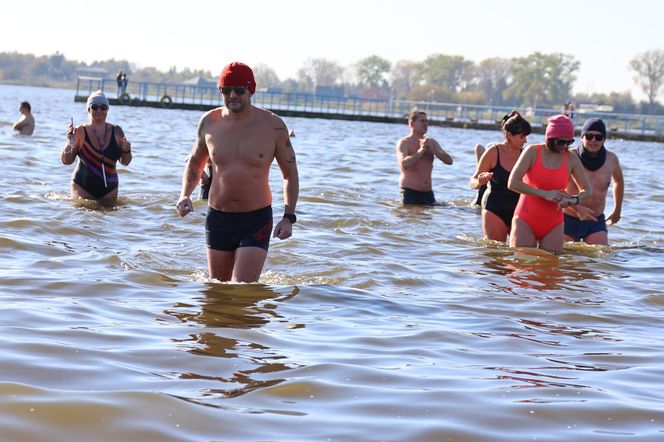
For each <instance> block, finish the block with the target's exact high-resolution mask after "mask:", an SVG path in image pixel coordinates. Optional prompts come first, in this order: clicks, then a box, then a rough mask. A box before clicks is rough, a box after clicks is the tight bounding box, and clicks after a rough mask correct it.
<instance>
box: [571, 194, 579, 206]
mask: <svg viewBox="0 0 664 442" xmlns="http://www.w3.org/2000/svg"><path fill="white" fill-rule="evenodd" d="M572 200H573V201H574V205H575V206H577V205H578V204H579V195H574V196H573V197H572Z"/></svg>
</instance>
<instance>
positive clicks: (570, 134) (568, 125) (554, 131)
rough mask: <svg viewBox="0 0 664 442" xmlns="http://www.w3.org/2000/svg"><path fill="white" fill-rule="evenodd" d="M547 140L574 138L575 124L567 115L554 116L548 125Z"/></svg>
mask: <svg viewBox="0 0 664 442" xmlns="http://www.w3.org/2000/svg"><path fill="white" fill-rule="evenodd" d="M546 138H574V123H573V122H572V120H570V118H569V117H568V116H566V115H554V116H553V117H551V118H549V121H548V124H547V125H546Z"/></svg>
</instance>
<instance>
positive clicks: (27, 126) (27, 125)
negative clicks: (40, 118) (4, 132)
mask: <svg viewBox="0 0 664 442" xmlns="http://www.w3.org/2000/svg"><path fill="white" fill-rule="evenodd" d="M18 111H19V112H20V113H21V118H20V119H19V120H18V121H17V122H16V123H14V124H13V126H12V127H13V128H14V130H16V131H18V133H20V134H21V135H32V133H33V132H34V131H35V117H33V116H32V107H31V106H30V103H28V102H27V101H24V102H22V103H21V106H20V107H19V108H18Z"/></svg>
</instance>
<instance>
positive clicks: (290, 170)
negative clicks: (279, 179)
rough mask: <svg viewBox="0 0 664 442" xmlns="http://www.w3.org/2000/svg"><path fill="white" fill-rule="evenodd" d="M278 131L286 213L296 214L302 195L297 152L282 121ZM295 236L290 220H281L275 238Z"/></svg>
mask: <svg viewBox="0 0 664 442" xmlns="http://www.w3.org/2000/svg"><path fill="white" fill-rule="evenodd" d="M279 121H280V126H278V127H277V128H276V131H277V140H276V142H277V145H276V149H275V153H274V156H275V159H276V160H277V164H278V165H279V168H280V169H281V175H282V176H283V179H284V185H283V187H284V213H285V214H295V206H296V205H297V198H298V196H299V193H300V177H299V173H298V170H297V161H296V158H295V150H294V149H293V145H292V144H291V139H290V137H289V136H288V130H287V128H286V125H285V124H283V122H282V121H281V120H279ZM292 234H293V225H292V223H291V221H290V220H289V219H288V218H281V220H280V221H279V222H278V223H277V225H276V226H275V228H274V234H273V236H274V237H276V238H279V239H286V238H288V237H290V236H291V235H292Z"/></svg>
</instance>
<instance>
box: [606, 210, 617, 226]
mask: <svg viewBox="0 0 664 442" xmlns="http://www.w3.org/2000/svg"><path fill="white" fill-rule="evenodd" d="M618 221H620V212H616V211H615V210H614V211H613V212H611V214H610V215H609V216H607V217H606V224H607V225H609V226H610V225H612V224H616V223H617V222H618Z"/></svg>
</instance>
